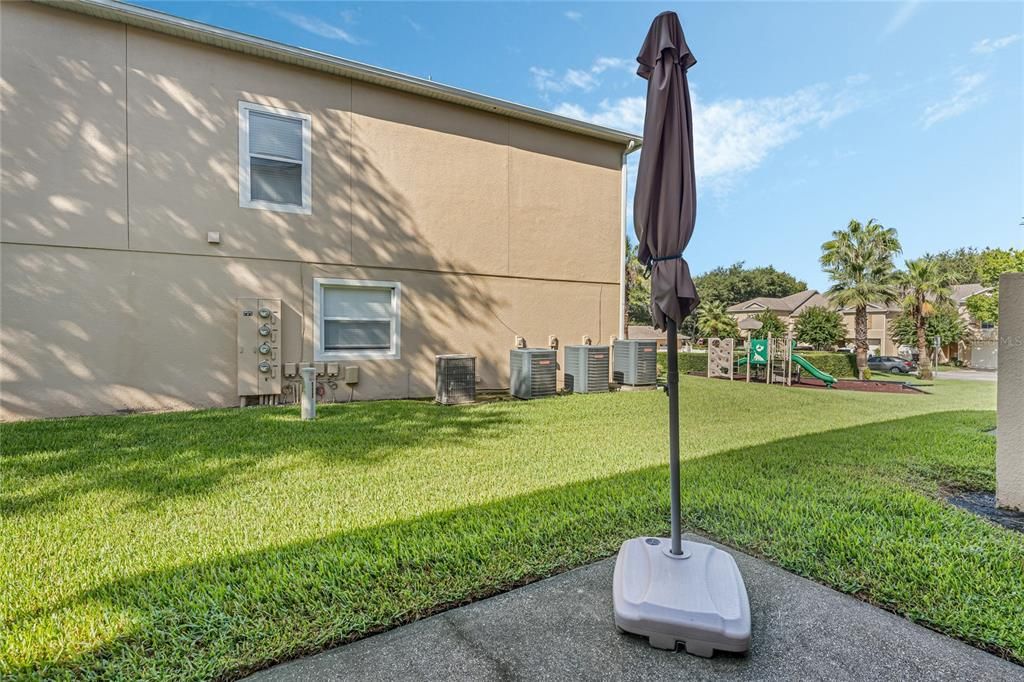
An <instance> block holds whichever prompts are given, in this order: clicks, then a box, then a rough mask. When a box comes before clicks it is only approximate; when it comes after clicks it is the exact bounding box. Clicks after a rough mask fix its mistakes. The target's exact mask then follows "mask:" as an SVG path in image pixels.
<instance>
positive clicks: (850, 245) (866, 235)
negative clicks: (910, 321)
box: [821, 219, 903, 378]
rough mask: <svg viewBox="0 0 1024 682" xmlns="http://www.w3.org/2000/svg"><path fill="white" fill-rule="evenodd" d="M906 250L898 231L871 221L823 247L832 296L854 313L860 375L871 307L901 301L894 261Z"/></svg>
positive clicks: (823, 263) (838, 233) (852, 224)
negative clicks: (874, 304) (869, 308)
mask: <svg viewBox="0 0 1024 682" xmlns="http://www.w3.org/2000/svg"><path fill="white" fill-rule="evenodd" d="M902 250H903V247H902V246H900V240H899V238H897V236H896V230H895V229H893V228H891V227H885V226H884V225H882V224H881V223H878V222H875V220H874V219H872V220H869V221H868V222H867V223H866V224H861V223H860V222H859V221H857V220H851V221H850V224H849V225H847V227H846V229H845V230H836V231H834V232H833V233H832V239H830V240H828V241H827V242H825V243H824V244H822V245H821V251H822V253H821V266H822V269H823V270H824V271H825V273H826V274H828V276H829V278H830V279H831V280H832V287H831V288H830V289H829V290H828V294H829V296H830V297H831V299H832V301H833V302H835V304H836V305H838V306H839V307H841V308H853V309H854V323H853V335H854V345H855V347H856V349H857V371H858V374H859V375H860V377H861V378H863V377H864V370H865V369H866V368H867V365H868V305H869V304H871V303H886V304H888V303H892V302H894V301H896V300H897V298H898V297H899V291H898V289H897V287H896V285H897V278H896V268H895V266H894V265H893V258H894V257H895V256H896V254H898V253H900V251H902Z"/></svg>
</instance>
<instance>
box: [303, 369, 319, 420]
mask: <svg viewBox="0 0 1024 682" xmlns="http://www.w3.org/2000/svg"><path fill="white" fill-rule="evenodd" d="M300 371H301V372H302V418H303V419H316V367H303V368H302V369H301V370H300Z"/></svg>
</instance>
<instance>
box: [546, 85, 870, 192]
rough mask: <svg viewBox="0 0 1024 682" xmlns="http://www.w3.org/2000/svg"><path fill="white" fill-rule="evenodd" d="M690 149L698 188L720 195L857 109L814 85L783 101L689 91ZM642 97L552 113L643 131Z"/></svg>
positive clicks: (843, 93)
mask: <svg viewBox="0 0 1024 682" xmlns="http://www.w3.org/2000/svg"><path fill="white" fill-rule="evenodd" d="M691 100H692V103H693V148H694V157H695V164H696V168H697V177H698V179H699V180H700V181H701V184H702V185H703V186H705V187H708V188H710V189H712V190H713V191H716V192H722V191H726V190H728V189H729V187H730V186H731V185H732V184H733V183H734V182H735V181H736V180H737V179H738V178H739V177H740V176H742V175H744V174H745V173H749V172H750V171H752V170H754V169H755V168H757V167H758V166H760V165H761V164H762V163H763V162H764V161H765V159H766V158H767V157H768V156H769V155H770V154H771V153H772V152H774V151H776V150H778V149H779V148H781V147H783V146H785V145H786V144H788V143H789V142H792V141H793V140H795V139H796V138H798V137H799V136H800V135H801V134H802V133H803V132H804V131H805V130H806V129H807V128H809V127H811V126H819V127H824V126H827V125H828V124H830V123H831V122H832V121H835V120H836V119H838V118H840V117H842V116H845V115H846V114H848V113H850V112H851V111H853V109H854V108H855V106H856V105H855V103H854V102H855V101H856V98H855V97H853V95H852V93H851V92H849V91H847V89H845V88H844V89H841V90H839V91H834V90H833V89H831V88H829V87H827V86H824V85H817V86H813V87H809V88H803V89H801V90H798V91H796V92H794V93H792V94H790V95H785V96H782V97H764V98H757V99H753V98H751V99H726V100H717V101H714V102H708V103H705V102H703V101H702V100H701V99H700V97H698V96H697V93H696V91H695V90H691ZM645 108H646V102H645V98H644V97H624V98H621V99H617V100H604V101H602V102H601V103H600V104H599V105H598V106H597V108H596V109H595V110H592V111H588V110H587V109H585V108H584V107H581V106H580V105H578V104H573V103H568V102H565V103H562V104H560V105H558V106H557V107H556V108H555V109H554V111H555V113H557V114H561V115H563V116H569V117H572V118H578V119H582V120H586V121H591V122H593V123H597V124H598V125H604V126H608V127H611V128H618V129H620V130H630V131H635V132H639V131H641V130H642V129H643V123H644V110H645Z"/></svg>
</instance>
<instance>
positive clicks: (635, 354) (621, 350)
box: [612, 339, 658, 386]
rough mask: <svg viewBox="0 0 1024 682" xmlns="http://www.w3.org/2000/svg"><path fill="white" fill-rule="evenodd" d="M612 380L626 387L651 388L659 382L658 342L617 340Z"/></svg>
mask: <svg viewBox="0 0 1024 682" xmlns="http://www.w3.org/2000/svg"><path fill="white" fill-rule="evenodd" d="M614 353H615V366H614V369H613V372H612V378H613V379H614V380H615V382H616V383H618V384H622V385H624V386H651V385H653V384H655V383H657V381H658V342H657V341H655V340H653V339H652V340H648V339H616V340H615V348H614Z"/></svg>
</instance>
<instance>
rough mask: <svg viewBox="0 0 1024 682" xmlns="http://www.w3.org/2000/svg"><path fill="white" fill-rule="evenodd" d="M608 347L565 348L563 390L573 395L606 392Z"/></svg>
mask: <svg viewBox="0 0 1024 682" xmlns="http://www.w3.org/2000/svg"><path fill="white" fill-rule="evenodd" d="M608 351H609V348H608V346H566V347H565V390H567V391H572V392H573V393H604V392H607V391H608Z"/></svg>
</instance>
